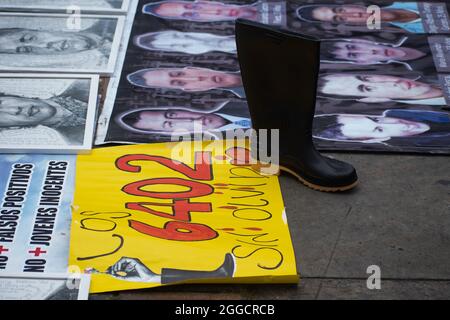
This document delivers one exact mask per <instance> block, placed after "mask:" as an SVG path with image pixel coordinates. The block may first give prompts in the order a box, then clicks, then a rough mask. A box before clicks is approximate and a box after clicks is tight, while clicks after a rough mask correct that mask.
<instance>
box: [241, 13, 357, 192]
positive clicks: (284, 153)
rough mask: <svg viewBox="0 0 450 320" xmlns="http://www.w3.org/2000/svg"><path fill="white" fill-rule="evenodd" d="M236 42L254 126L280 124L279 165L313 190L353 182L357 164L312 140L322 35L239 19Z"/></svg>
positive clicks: (350, 185) (352, 184) (275, 126)
mask: <svg viewBox="0 0 450 320" xmlns="http://www.w3.org/2000/svg"><path fill="white" fill-rule="evenodd" d="M236 42H237V49H238V57H239V63H240V67H241V75H242V80H243V84H244V88H245V93H246V96H247V101H248V105H249V109H250V114H251V118H252V124H253V128H254V129H256V130H257V131H258V129H268V130H270V129H279V136H280V145H279V152H280V157H279V159H280V163H279V165H280V169H281V170H284V171H287V172H289V173H291V174H293V175H295V176H296V177H297V178H298V179H299V180H300V181H301V182H303V183H304V184H305V185H307V186H308V187H310V188H312V189H314V190H319V191H327V192H336V191H345V190H349V189H351V188H353V187H355V186H356V184H357V180H358V177H357V175H356V171H355V169H354V168H353V166H351V165H350V164H347V163H345V162H342V161H338V160H335V159H331V158H328V157H324V156H322V155H321V154H320V153H319V152H318V151H317V150H316V149H315V147H314V144H313V141H312V123H313V119H314V113H315V105H316V90H317V78H318V74H319V66H320V41H318V40H317V39H316V38H313V37H310V36H306V35H302V34H298V33H294V32H291V31H288V30H281V29H279V28H275V27H271V26H267V25H263V24H260V23H257V22H253V21H247V20H241V19H238V20H237V22H236ZM265 147H266V146H262V145H260V146H259V148H265ZM252 151H253V154H254V153H255V152H254V151H255V150H252ZM269 152H270V150H269Z"/></svg>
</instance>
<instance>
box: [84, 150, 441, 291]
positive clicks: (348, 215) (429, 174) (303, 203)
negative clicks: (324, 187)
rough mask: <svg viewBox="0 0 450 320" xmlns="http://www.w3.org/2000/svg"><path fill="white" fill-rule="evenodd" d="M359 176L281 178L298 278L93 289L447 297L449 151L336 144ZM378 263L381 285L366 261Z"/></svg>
mask: <svg viewBox="0 0 450 320" xmlns="http://www.w3.org/2000/svg"><path fill="white" fill-rule="evenodd" d="M334 156H335V157H337V158H340V159H342V160H346V161H349V162H351V163H352V164H354V166H355V167H356V168H357V170H358V173H359V177H360V185H359V186H358V188H357V189H356V190H354V191H352V192H350V193H346V194H327V193H320V192H316V191H312V190H310V189H307V188H306V187H304V186H302V185H299V184H298V182H297V181H296V180H295V179H293V178H291V177H288V176H282V177H281V178H280V182H281V187H282V191H283V197H284V200H285V204H286V207H287V213H288V219H289V226H290V230H291V236H292V240H293V242H294V247H295V251H296V256H297V265H298V269H299V270H298V271H299V273H300V274H301V276H302V279H301V280H300V283H299V285H298V286H286V285H271V286H269V285H260V286H255V285H245V286H244V285H233V286H231V285H220V286H215V285H207V286H206V285H197V286H192V285H190V286H174V287H166V288H158V289H152V290H141V291H128V292H123V293H113V294H102V295H93V296H92V299H450V157H436V156H432V157H423V156H420V157H419V156H404V155H402V156H399V155H373V154H371V155H365V154H352V155H350V154H337V155H334ZM369 265H378V266H380V268H381V277H382V280H381V290H368V289H367V287H366V279H367V276H368V275H367V274H366V269H367V267H368V266H369Z"/></svg>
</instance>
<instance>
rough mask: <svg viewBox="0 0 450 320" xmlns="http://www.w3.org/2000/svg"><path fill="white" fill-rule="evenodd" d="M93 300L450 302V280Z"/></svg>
mask: <svg viewBox="0 0 450 320" xmlns="http://www.w3.org/2000/svg"><path fill="white" fill-rule="evenodd" d="M90 299H91V300H224V301H226V300H315V299H323V300H340V299H346V300H348V299H351V300H354V299H364V300H366V299H372V300H375V299H377V300H378V299H389V300H390V299H412V300H421V299H450V281H417V280H413V281H411V280H383V279H381V289H380V290H369V289H367V285H366V279H360V280H356V279H319V278H314V279H309V278H308V279H301V281H300V284H299V285H298V286H295V285H184V286H173V287H166V288H154V289H147V290H134V291H124V292H118V293H104V294H94V295H91V296H90Z"/></svg>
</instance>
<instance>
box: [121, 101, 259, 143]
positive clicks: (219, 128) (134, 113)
mask: <svg viewBox="0 0 450 320" xmlns="http://www.w3.org/2000/svg"><path fill="white" fill-rule="evenodd" d="M115 122H116V123H117V124H118V125H119V127H121V128H122V129H125V130H127V131H129V132H133V133H136V134H141V135H149V134H159V135H165V136H170V135H172V134H176V133H179V132H189V133H195V132H197V131H202V132H212V133H214V132H225V131H229V130H234V129H247V128H250V127H251V120H250V113H249V111H248V109H247V108H246V106H242V104H238V105H235V104H225V105H224V106H223V107H221V108H220V109H219V110H217V111H214V112H198V111H191V110H189V109H187V108H182V107H180V108H176V107H170V108H145V107H144V108H137V109H131V110H127V111H125V112H122V113H120V114H119V115H117V116H116V117H115Z"/></svg>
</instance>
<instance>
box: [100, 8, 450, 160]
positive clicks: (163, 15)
mask: <svg viewBox="0 0 450 320" xmlns="http://www.w3.org/2000/svg"><path fill="white" fill-rule="evenodd" d="M448 7H449V6H448V5H447V4H446V3H443V2H439V1H426V2H410V1H409V2H407V1H379V0H377V1H357V0H354V1H347V0H345V1H344V0H338V1H333V2H332V1H324V0H302V1H299V0H297V1H274V0H260V1H255V0H248V1H247V0H246V1H232V0H221V1H220V2H219V1H202V0H194V1H188V0H186V1H179V0H164V1H151V0H141V1H140V2H139V6H138V9H137V15H136V18H135V22H134V25H133V29H132V31H131V37H130V41H129V44H128V49H127V54H126V57H125V62H124V67H123V70H122V74H121V77H120V82H119V85H118V90H117V96H116V99H115V103H114V104H113V105H112V106H111V107H109V108H106V110H104V112H106V113H107V114H108V119H109V121H108V122H106V123H105V124H104V126H103V129H102V130H101V132H102V134H101V135H100V136H97V141H96V142H97V143H98V144H102V143H110V142H125V143H147V142H164V141H173V140H174V137H175V136H176V132H177V131H179V130H182V131H183V132H185V131H188V132H192V133H195V132H197V130H199V129H200V130H203V131H207V132H209V133H210V135H212V136H216V137H221V134H222V137H223V133H224V132H227V131H229V130H235V129H245V128H249V127H251V119H250V115H249V113H248V110H247V104H246V99H245V91H244V89H243V86H242V81H241V78H240V70H239V64H238V60H237V55H236V44H235V38H234V21H235V20H236V19H237V18H245V19H249V20H254V21H259V22H263V23H266V24H270V25H274V26H279V27H281V28H287V29H290V30H294V31H297V32H300V33H305V34H309V35H313V36H316V37H319V38H321V40H323V41H322V44H321V56H320V60H321V73H320V76H319V83H318V92H317V105H316V116H315V120H314V132H313V135H314V137H315V141H316V144H317V146H318V147H319V148H320V149H322V150H361V151H392V152H419V153H450V116H449V112H450V109H449V102H450V99H449V97H450V94H449V92H450V76H449V75H448V74H450V28H449V25H450V19H449V18H448V17H449V15H448V12H449V8H448ZM370 10H372V11H370ZM378 18H379V19H378ZM374 19H375V20H377V19H378V20H379V21H374V22H373V21H372V20H374ZM369 22H370V23H369ZM271 63H277V62H276V61H272V62H271ZM279 63H282V62H279ZM175 139H176V137H175Z"/></svg>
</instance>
